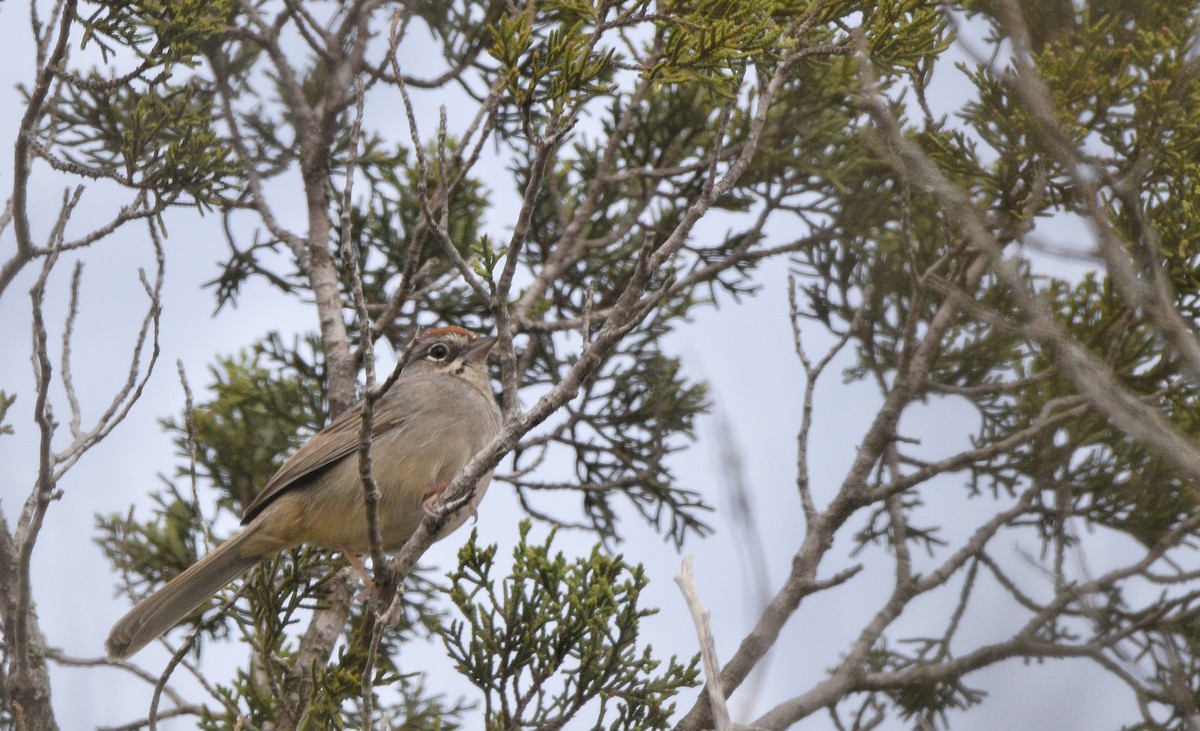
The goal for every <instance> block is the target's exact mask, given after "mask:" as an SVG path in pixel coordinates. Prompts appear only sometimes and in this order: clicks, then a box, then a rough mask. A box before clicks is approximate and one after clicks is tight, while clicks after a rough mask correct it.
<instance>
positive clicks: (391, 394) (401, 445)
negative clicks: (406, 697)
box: [105, 326, 501, 660]
mask: <svg viewBox="0 0 1200 731" xmlns="http://www.w3.org/2000/svg"><path fill="white" fill-rule="evenodd" d="M495 343H496V338H495V337H491V336H486V337H485V336H482V335H479V334H478V333H475V332H472V331H470V330H467V329H465V328H461V327H457V326H446V327H439V328H434V329H431V330H428V331H426V332H424V333H421V334H420V335H418V336H417V338H415V340H414V342H413V344H412V346H411V347H410V348H409V350H408V353H407V354H406V355H405V357H404V359H403V361H402V362H401V365H400V368H401V370H400V374H399V376H398V377H397V378H396V381H395V383H394V384H392V387H391V388H390V389H388V391H387V392H386V393H385V394H384V395H383V396H382V397H381V398H380V399H379V401H378V402H377V403H376V405H375V414H374V420H373V425H372V440H371V469H372V473H373V475H374V478H375V482H376V484H377V485H378V487H379V493H380V500H379V506H378V513H377V515H378V519H379V530H380V534H381V536H382V539H383V550H384V551H389V552H390V551H396V550H398V549H399V548H400V547H401V546H403V545H404V543H405V541H407V540H408V538H409V537H410V536H411V535H412V534H413V533H414V532H415V531H416V529H417V526H418V525H419V524H420V522H421V519H422V518H423V517H424V514H425V513H426V512H427V511H428V510H429V509H430V507H431V506H432V505H433V503H434V502H435V501H436V500H437V498H438V496H439V495H440V494H441V493H442V492H444V491H445V490H446V488H447V487H448V486H449V484H450V481H451V480H453V479H454V477H455V475H457V474H458V472H459V470H461V469H462V468H463V466H464V465H466V463H467V462H468V461H469V460H470V459H471V458H472V457H473V456H475V454H476V453H477V452H479V451H480V450H481V449H483V447H485V446H486V445H487V444H488V442H490V441H491V439H492V437H493V436H495V435H496V434H497V433H498V432H499V431H500V426H501V415H500V409H499V407H498V405H497V404H496V397H495V394H494V393H493V391H492V387H491V382H490V381H489V380H488V372H487V364H486V360H487V356H488V353H489V352H490V351H491V349H492V346H493V345H495ZM361 425H362V412H361V409H360V408H354V407H351V408H349V409H346V411H344V412H343V413H342V414H341V415H339V416H338V417H337V418H335V419H334V420H333V421H331V422H330V423H329V424H328V425H327V426H326V427H325V428H324V429H321V430H320V431H318V432H317V433H316V434H314V435H313V436H312V437H311V438H309V440H308V441H306V442H305V443H304V444H303V445H301V446H300V448H299V449H297V450H296V451H295V453H293V454H292V456H291V457H289V458H288V459H287V461H285V462H284V463H283V465H282V466H281V467H280V468H279V470H278V471H277V472H275V474H274V475H273V476H272V477H271V479H269V480H268V481H267V483H266V485H264V486H263V489H262V490H261V491H260V492H259V493H258V495H257V496H256V497H255V498H254V500H252V501H251V502H250V504H249V505H247V506H246V509H245V512H244V514H243V517H242V529H241V531H240V532H238V533H236V534H235V535H233V536H232V537H231V538H229V539H228V540H226V541H225V542H223V543H221V545H219V546H218V547H217V548H215V549H214V550H213V551H211V552H210V553H209V554H208V555H206V556H205V557H204V558H202V559H200V560H199V561H197V562H196V563H195V564H193V565H191V566H190V567H188V568H187V569H186V570H184V571H183V572H181V573H180V574H179V575H178V576H176V577H175V578H173V579H171V580H170V581H168V582H167V583H166V584H165V585H163V586H162V587H161V588H159V589H158V590H157V591H155V592H154V593H153V594H151V595H150V596H148V597H146V598H145V599H143V600H142V601H141V602H140V603H138V604H137V605H136V606H134V607H133V609H131V610H130V611H129V613H128V614H126V615H125V616H124V617H122V618H121V619H120V620H119V621H118V622H117V623H116V624H115V625H114V626H113V628H112V631H111V632H110V633H109V636H108V640H107V642H106V643H105V645H106V649H107V650H108V656H109V658H110V659H112V660H122V659H125V658H128V657H130V656H131V655H133V654H134V653H136V652H137V651H138V650H140V649H142V648H143V647H145V646H146V645H147V644H149V643H150V642H152V641H153V640H154V639H155V638H156V637H158V636H160V635H162V634H163V633H165V632H166V631H167V630H169V629H171V628H172V627H174V626H175V625H176V624H178V623H179V622H180V621H182V620H183V619H184V618H186V617H187V616H188V615H189V614H190V613H191V612H192V610H194V609H195V608H196V607H197V606H199V605H200V604H201V603H203V602H204V601H205V600H207V599H208V598H210V597H211V596H213V595H214V594H216V593H217V592H218V591H220V590H221V588H222V587H224V586H225V585H226V584H228V583H230V582H231V581H233V580H234V579H235V578H237V577H238V576H240V575H241V574H242V573H244V572H245V571H247V570H248V569H250V568H251V567H253V566H255V565H256V564H257V563H258V562H259V560H260V559H262V558H264V557H266V556H269V555H272V554H274V553H276V552H278V551H282V550H284V549H288V548H292V547H295V546H297V545H300V544H311V545H316V546H320V547H324V548H331V549H341V550H342V551H343V552H344V553H345V554H346V556H347V557H348V558H349V559H350V561H351V563H352V564H354V565H355V568H356V570H358V571H359V573H360V574H361V575H363V577H364V579H366V578H367V577H366V574H365V572H364V571H363V570H362V566H361V564H360V563H359V562H358V560H357V557H356V554H365V553H367V552H368V550H369V547H368V541H367V530H368V529H367V518H366V498H365V496H364V491H363V484H362V477H361V475H360V472H359V464H358V462H359V460H358V445H359V434H360V429H361ZM490 480H491V473H490V472H489V473H487V474H485V475H484V476H483V477H481V478H480V480H479V483H478V485H477V486H476V490H475V495H474V497H473V498H472V500H471V504H470V509H469V510H460V511H458V514H457V515H456V516H454V517H453V518H452V519H451V522H450V524H449V525H448V526H447V529H446V530H445V531H444V532H443V534H442V535H443V536H444V535H448V534H449V533H450V532H451V531H453V530H455V529H456V528H458V527H459V526H461V525H462V524H463V523H464V522H465V521H466V519H467V517H468V514H474V512H475V509H476V508H477V507H478V505H479V501H480V500H482V498H483V494H484V492H485V491H486V490H487V486H488V483H489V482H490Z"/></svg>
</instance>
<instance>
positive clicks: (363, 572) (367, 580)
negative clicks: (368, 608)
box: [342, 546, 375, 602]
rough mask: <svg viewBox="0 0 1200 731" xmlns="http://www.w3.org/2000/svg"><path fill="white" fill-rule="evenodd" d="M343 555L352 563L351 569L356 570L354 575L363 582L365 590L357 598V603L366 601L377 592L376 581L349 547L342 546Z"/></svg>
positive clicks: (355, 598)
mask: <svg viewBox="0 0 1200 731" xmlns="http://www.w3.org/2000/svg"><path fill="white" fill-rule="evenodd" d="M342 553H344V554H345V555H346V560H348V561H349V562H350V567H351V568H352V569H354V573H356V574H358V577H359V578H360V579H362V581H363V590H362V591H360V592H359V593H358V594H357V595H356V596H355V597H354V600H355V601H359V602H361V601H366V599H367V598H368V597H370V596H371V594H372V593H374V591H375V580H374V579H372V578H371V575H370V574H368V573H367V567H366V566H363V563H362V561H359V560H358V554H357V553H355V552H354V551H351V550H350V547H349V546H342Z"/></svg>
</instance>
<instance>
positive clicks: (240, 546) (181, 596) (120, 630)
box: [105, 526, 263, 660]
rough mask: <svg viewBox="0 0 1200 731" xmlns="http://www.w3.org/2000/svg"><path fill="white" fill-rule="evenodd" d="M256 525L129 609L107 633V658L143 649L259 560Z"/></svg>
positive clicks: (260, 552)
mask: <svg viewBox="0 0 1200 731" xmlns="http://www.w3.org/2000/svg"><path fill="white" fill-rule="evenodd" d="M256 528H257V526H250V527H249V528H247V529H246V530H243V531H242V532H241V533H238V534H237V535H236V536H234V537H232V538H230V539H229V540H227V541H225V542H224V543H222V544H221V545H220V546H218V547H217V548H216V549H215V550H214V551H213V552H212V553H210V554H208V555H207V556H205V557H204V558H202V559H200V560H199V561H197V562H196V563H195V564H193V565H191V566H189V567H188V568H187V570H186V571H184V572H183V573H181V574H179V575H178V576H176V577H175V578H174V579H171V580H170V581H168V582H167V583H166V585H165V586H163V587H162V588H161V589H159V590H158V591H156V592H154V593H153V594H151V595H150V596H148V597H146V598H145V599H143V600H142V601H141V602H140V603H139V604H138V605H137V606H135V607H134V608H133V609H131V610H129V613H128V614H126V615H125V616H124V617H122V618H121V620H120V621H119V622H117V623H116V625H114V626H113V628H112V632H110V633H109V635H108V642H106V643H105V646H106V647H107V648H108V657H109V659H111V660H123V659H125V658H127V657H129V656H130V655H132V654H133V653H135V652H137V651H138V650H140V649H142V648H143V647H145V646H146V645H147V644H149V643H150V641H151V640H153V639H154V638H155V637H158V636H159V635H161V634H162V633H164V632H166V631H167V630H169V629H171V628H172V627H174V626H175V625H176V624H178V623H179V622H180V621H181V620H182V619H183V618H184V617H186V616H187V615H188V614H189V613H190V612H191V611H192V610H193V609H195V608H196V607H198V606H199V605H200V604H201V602H203V601H204V600H205V599H208V598H209V597H211V596H212V595H213V594H216V593H217V592H218V591H220V589H221V587H223V586H225V585H226V584H228V583H229V582H230V581H233V579H235V578H236V577H237V576H238V575H240V574H241V573H242V572H244V571H246V570H247V569H249V568H250V567H251V566H253V565H254V564H256V563H258V560H259V559H260V558H261V557H262V555H263V552H262V551H261V550H256V549H257V548H258V547H257V546H255V545H254V544H255V542H254V541H251V540H250V539H251V538H253V537H254V534H255V533H257V532H258V531H257V530H256Z"/></svg>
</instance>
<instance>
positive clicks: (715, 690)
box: [675, 553, 733, 731]
mask: <svg viewBox="0 0 1200 731" xmlns="http://www.w3.org/2000/svg"><path fill="white" fill-rule="evenodd" d="M675 583H676V584H678V585H679V590H680V591H681V592H683V600H684V601H685V602H686V603H687V608H688V612H690V613H691V615H692V624H693V625H695V627H696V638H697V639H698V640H699V642H700V657H701V658H702V659H703V662H704V675H705V677H706V678H707V679H708V681H707V682H706V683H705V684H704V687H705V689H706V690H707V692H708V699H709V704H710V706H711V708H712V715H713V724H714V725H713V728H714V729H715V731H731V729H732V728H733V724H732V723H731V722H730V720H729V708H728V707H727V706H726V705H725V693H724V692H723V691H722V690H721V664H720V663H719V662H718V661H717V644H716V642H714V641H713V634H712V627H711V626H710V625H709V621H708V620H709V612H708V610H707V609H705V608H704V604H703V602H701V600H700V593H699V592H698V591H697V590H696V580H695V577H694V576H693V574H692V554H690V553H689V554H687V555H686V556H684V557H683V565H682V567H681V568H680V569H679V574H678V575H677V576H676V577H675Z"/></svg>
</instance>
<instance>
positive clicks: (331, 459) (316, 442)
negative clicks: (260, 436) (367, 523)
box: [242, 402, 402, 525]
mask: <svg viewBox="0 0 1200 731" xmlns="http://www.w3.org/2000/svg"><path fill="white" fill-rule="evenodd" d="M397 411H398V410H397V409H386V410H385V409H380V408H379V406H376V409H375V424H374V429H373V430H372V441H374V437H378V436H379V435H380V434H382V433H384V432H387V431H390V430H392V429H395V428H396V427H398V426H400V424H401V422H402V419H400V418H399V416H398V413H397ZM380 412H385V413H383V414H381V413H380ZM361 425H362V403H361V402H359V403H357V404H355V405H354V406H351V407H350V408H348V409H346V410H345V411H343V412H342V413H341V414H339V415H338V417H337V418H336V419H334V420H333V421H331V422H329V424H328V425H327V426H326V427H325V428H324V429H322V430H321V431H319V432H317V433H316V434H314V435H312V436H311V437H309V439H308V441H307V442H305V443H304V444H302V445H300V448H299V449H297V450H296V451H295V452H294V453H293V454H292V456H291V457H288V460H287V461H286V462H284V463H283V466H282V467H280V468H279V470H278V471H277V472H276V473H275V474H274V475H272V476H271V479H269V480H267V484H266V485H263V489H262V490H261V491H260V492H259V493H258V495H256V496H255V497H254V500H252V501H250V504H249V505H247V506H246V510H245V512H244V513H242V525H245V524H247V523H249V522H250V521H251V520H253V519H254V517H255V516H256V515H258V514H259V513H260V512H262V510H263V508H265V507H267V505H269V504H270V503H271V501H273V500H274V499H275V498H277V497H279V495H281V494H282V493H283V492H284V491H285V490H289V489H291V488H292V487H295V486H296V485H297V483H299V482H300V481H301V480H302V479H303V478H305V477H307V476H308V475H311V474H313V473H314V472H317V471H319V470H321V469H322V468H324V467H328V466H329V465H331V464H333V463H335V462H337V461H338V460H340V459H341V458H343V457H345V456H346V455H348V454H353V453H354V452H355V451H357V450H358V440H359V431H360V427H361Z"/></svg>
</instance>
